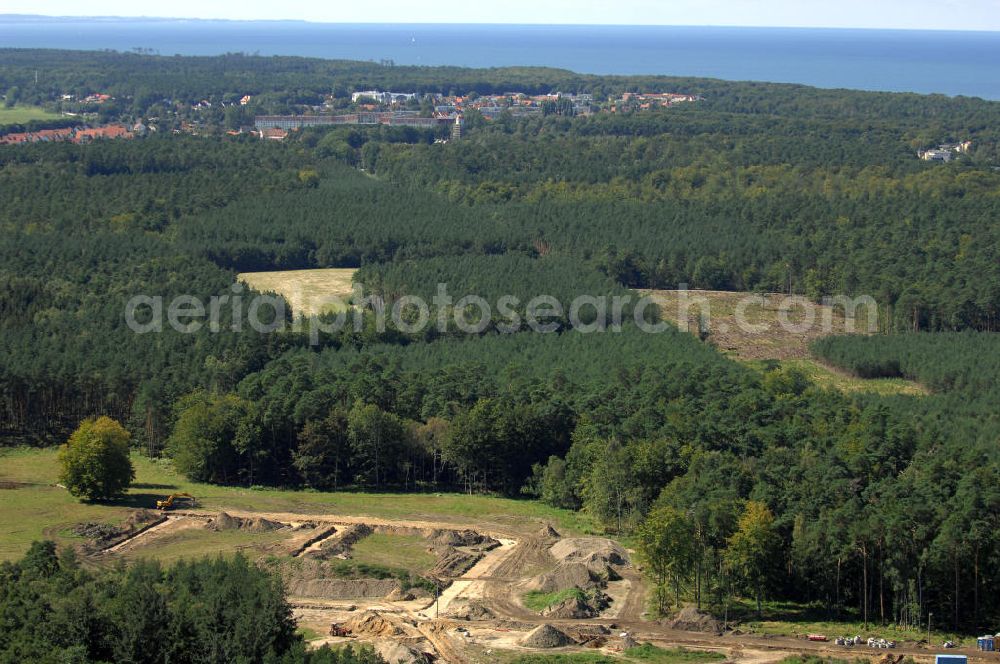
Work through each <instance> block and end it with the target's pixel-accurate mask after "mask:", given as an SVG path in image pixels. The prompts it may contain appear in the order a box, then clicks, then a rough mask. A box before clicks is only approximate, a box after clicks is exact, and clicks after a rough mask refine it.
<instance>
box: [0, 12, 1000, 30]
mask: <svg viewBox="0 0 1000 664" xmlns="http://www.w3.org/2000/svg"><path fill="white" fill-rule="evenodd" d="M4 19H47V20H65V21H74V20H100V21H183V22H206V23H212V22H215V23H222V22H224V23H304V24H309V25H341V26H347V25H359V26H360V25H364V26H371V25H382V26H400V27H402V26H510V27H549V28H561V27H567V28H570V27H572V28H584V27H593V28H723V29H748V30H843V31H871V32H962V33H980V34H1000V30H985V29H977V28H899V27H858V26H834V25H732V24H722V23H703V24H694V23H691V24H684V23H530V22H520V21H507V22H493V21H483V22H469V21H418V22H412V21H406V22H392V21H343V22H337V21H324V20H311V19H303V18H220V17H216V18H204V17H185V16H149V15H136V16H122V15H98V14H81V15H71V14H16V13H0V20H4Z"/></svg>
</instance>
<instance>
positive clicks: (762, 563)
mask: <svg viewBox="0 0 1000 664" xmlns="http://www.w3.org/2000/svg"><path fill="white" fill-rule="evenodd" d="M728 544H729V546H728V548H727V549H726V563H727V565H728V567H729V569H730V571H731V572H732V573H733V575H734V576H735V577H736V578H737V579H739V580H741V581H742V582H743V584H744V585H745V586H746V587H747V588H749V589H750V590H752V591H753V594H754V597H755V599H756V600H757V615H760V614H761V612H762V606H761V600H762V598H763V595H764V587H765V585H766V584H767V580H768V578H769V577H770V575H771V570H773V569H774V562H775V558H776V556H777V554H778V546H779V544H780V540H779V539H778V537H777V533H776V532H775V529H774V514H772V513H771V510H770V509H768V507H767V505H765V504H764V503H759V502H756V501H752V500H751V501H748V502H747V504H746V507H744V508H743V514H742V515H741V516H740V520H739V523H738V524H737V526H736V532H735V533H733V535H732V537H730V538H729V543H728Z"/></svg>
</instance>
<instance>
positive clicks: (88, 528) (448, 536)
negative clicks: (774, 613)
mask: <svg viewBox="0 0 1000 664" xmlns="http://www.w3.org/2000/svg"><path fill="white" fill-rule="evenodd" d="M157 507H158V508H159V509H157V510H146V509H137V510H133V511H131V513H130V514H129V516H128V518H127V519H126V520H125V521H124V522H123V523H122V524H121V525H120V526H119V527H112V526H108V525H107V524H103V525H102V524H89V525H88V524H80V525H78V526H77V534H78V535H80V536H81V537H83V538H84V539H85V541H86V544H85V545H84V546H83V552H84V553H85V555H86V556H87V557H88V558H89V559H90V560H91V561H93V562H94V563H95V564H98V565H109V564H114V563H115V562H116V561H117V560H120V559H125V560H134V559H138V558H142V557H155V558H158V559H161V560H170V559H171V558H179V557H184V556H185V555H188V554H189V552H191V551H193V550H196V549H197V550H202V548H200V547H201V545H203V544H205V543H214V545H217V546H218V548H219V550H220V551H230V552H232V551H233V550H236V551H241V552H242V553H243V554H244V555H246V556H247V557H248V558H250V559H252V560H255V561H256V563H257V564H258V565H260V566H262V567H264V568H267V569H269V570H271V571H273V572H274V573H275V574H277V575H279V576H280V577H281V579H282V580H283V582H284V584H285V587H286V589H287V593H288V597H289V601H290V603H291V606H292V608H293V611H294V615H295V618H296V620H297V622H298V625H299V629H300V630H302V631H303V633H304V634H306V635H307V638H308V639H309V643H310V645H312V646H314V647H319V646H321V645H323V644H330V645H331V646H333V647H336V646H338V645H341V644H348V643H364V644H368V645H371V646H372V647H373V648H374V649H375V651H376V652H378V653H379V654H380V655H381V656H382V657H383V658H384V659H385V660H386V661H388V662H393V663H398V662H402V663H405V664H412V663H420V662H447V663H454V664H458V663H466V662H468V663H472V662H484V663H485V662H503V661H510V660H515V659H517V657H518V655H524V654H528V653H534V654H536V655H538V654H553V655H555V654H564V655H573V654H574V653H594V654H598V653H599V654H601V655H603V656H606V657H609V658H612V659H620V660H621V661H626V662H627V661H641V660H634V659H631V658H630V657H628V656H627V653H629V652H635V651H636V648H637V647H638V646H640V644H651V645H650V646H646V647H657V646H659V647H661V648H678V647H681V648H684V649H685V650H688V651H692V652H702V653H717V654H718V657H719V659H720V661H721V660H722V659H723V658H725V659H726V660H727V661H733V662H747V663H752V664H767V663H768V662H777V661H780V660H782V659H785V658H786V657H789V656H793V655H817V656H821V657H839V658H844V657H849V658H850V659H856V658H857V657H859V656H861V657H864V656H868V657H871V658H872V659H873V661H877V662H879V663H880V664H896V663H898V662H900V661H902V659H903V658H904V657H912V658H914V659H915V660H916V661H928V662H929V661H930V660H931V658H932V657H933V656H934V650H933V647H932V646H929V645H928V644H926V643H924V644H917V643H914V644H907V643H900V644H895V643H893V644H892V645H891V648H892V649H891V650H887V649H886V648H887V647H889V646H888V645H887V644H883V643H880V642H879V640H878V639H871V638H870V639H868V641H867V642H865V641H863V640H862V639H861V638H860V637H858V638H857V640H856V642H855V641H853V640H848V641H849V642H848V641H845V640H844V639H837V640H835V641H834V640H833V639H829V640H828V639H827V638H826V637H818V636H817V635H800V636H798V637H779V636H769V635H763V634H755V633H753V631H747V630H745V629H741V628H740V627H741V626H739V625H736V626H735V628H733V627H734V626H728V625H724V624H723V623H722V622H721V621H719V620H717V619H715V618H713V617H712V616H710V615H708V614H706V613H702V612H700V611H697V610H695V609H694V608H690V607H689V608H685V609H683V610H681V611H680V612H679V613H678V614H676V615H675V616H673V617H672V618H671V619H666V620H654V619H652V617H651V616H650V615H647V613H646V610H647V607H648V604H647V593H648V588H647V585H646V584H645V583H644V581H643V577H642V574H641V569H639V567H638V566H637V564H636V561H635V559H634V555H633V552H632V551H630V550H628V549H626V548H625V547H623V546H622V545H621V544H620V543H618V542H616V541H614V540H612V539H609V538H605V537H594V536H566V537H564V536H562V534H560V533H559V532H558V531H557V530H556V529H555V528H554V527H553V526H551V525H549V524H546V523H540V522H530V523H529V522H525V523H521V524H519V525H518V526H517V527H511V528H505V529H496V528H492V527H491V528H489V529H483V528H481V527H479V526H477V524H474V523H469V524H461V523H455V522H451V521H448V522H438V521H422V520H391V519H381V518H374V517H369V516H365V517H352V516H348V515H339V514H337V515H333V514H300V513H290V512H253V511H245V510H230V509H226V510H221V511H220V510H217V509H214V508H213V509H211V510H209V509H202V508H199V507H198V503H197V500H196V499H194V497H193V496H191V495H189V494H175V495H171V496H169V497H166V498H165V499H164V500H161V501H158V503H157ZM883 641H884V640H883ZM952 652H957V651H952ZM992 654H993V653H981V652H976V651H971V650H970V651H969V652H968V653H964V651H963V655H966V656H968V657H969V658H971V659H982V658H988V657H989V656H990V655H992ZM655 661H660V660H655Z"/></svg>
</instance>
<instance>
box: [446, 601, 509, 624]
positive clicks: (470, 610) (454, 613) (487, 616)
mask: <svg viewBox="0 0 1000 664" xmlns="http://www.w3.org/2000/svg"><path fill="white" fill-rule="evenodd" d="M444 617H445V618H454V619H456V620H493V619H494V618H496V617H497V615H496V614H495V613H493V611H492V610H490V608H489V607H487V606H486V605H484V604H483V603H482V602H479V601H477V600H472V601H470V602H467V603H462V604H458V605H456V603H455V602H452V603H451V606H449V608H448V611H447V612H446V613H445V614H444Z"/></svg>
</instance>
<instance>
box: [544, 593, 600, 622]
mask: <svg viewBox="0 0 1000 664" xmlns="http://www.w3.org/2000/svg"><path fill="white" fill-rule="evenodd" d="M542 615H543V616H547V617H549V618H593V617H594V616H596V615H597V611H596V610H594V607H592V606H591V605H590V604H588V603H587V602H586V601H584V600H583V599H581V598H580V597H567V598H566V599H564V600H563V601H561V602H559V603H558V604H553V605H552V606H550V607H549V608H547V609H545V610H544V611H542Z"/></svg>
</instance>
